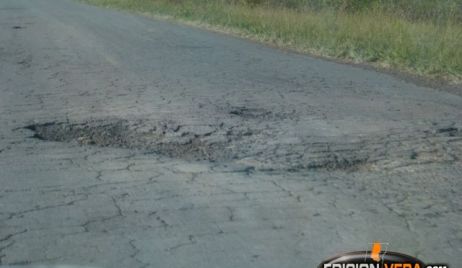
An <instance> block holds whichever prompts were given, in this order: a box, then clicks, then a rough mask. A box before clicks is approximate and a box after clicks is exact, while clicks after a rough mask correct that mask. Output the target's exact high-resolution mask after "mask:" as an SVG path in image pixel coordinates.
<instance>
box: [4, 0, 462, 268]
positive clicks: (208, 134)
mask: <svg viewBox="0 0 462 268" xmlns="http://www.w3.org/2000/svg"><path fill="white" fill-rule="evenodd" d="M0 40H1V42H0V62H1V65H0V113H1V116H0V124H1V128H0V265H15V264H26V265H27V264H32V265H36V264H45V265H57V264H71V265H79V266H92V267H111V268H112V267H268V268H269V267H316V266H317V265H318V264H319V263H320V262H321V261H322V260H323V259H325V258H327V257H329V256H331V255H334V254H337V253H339V252H344V251H351V250H363V249H367V248H368V247H369V246H370V243H372V242H373V241H376V240H378V241H381V242H388V243H390V246H389V249H390V250H393V251H401V252H403V253H407V254H410V255H414V256H417V257H419V258H421V259H422V260H423V261H428V262H446V263H449V264H451V265H453V267H457V265H460V264H461V263H462V228H461V227H462V225H461V222H462V197H461V196H462V195H461V194H460V192H461V190H462V180H461V176H462V162H461V157H462V97H461V95H460V94H453V93H454V92H453V93H450V92H446V91H441V90H435V89H432V88H427V87H423V86H417V85H415V84H412V83H410V82H406V81H403V80H402V79H400V78H397V77H394V76H391V75H388V74H383V73H379V72H375V71H372V70H365V69H361V68H359V67H353V66H348V65H342V64H338V63H334V62H328V61H324V60H320V59H315V58H312V57H309V56H302V55H299V54H295V53H290V52H285V51H281V50H276V49H273V48H268V47H265V46H262V45H259V44H255V43H252V42H248V41H245V40H241V39H238V38H233V37H230V36H225V35H222V34H217V33H211V32H207V31H203V30H199V29H194V28H190V27H187V26H182V25H176V24H174V23H170V22H166V21H157V20H151V19H147V18H143V17H139V16H135V15H131V14H128V13H124V12H118V11H112V10H106V9H101V8H96V7H92V6H87V5H83V4H80V3H77V2H73V1H68V0H42V1H32V0H14V1H13V0H4V1H1V2H0Z"/></svg>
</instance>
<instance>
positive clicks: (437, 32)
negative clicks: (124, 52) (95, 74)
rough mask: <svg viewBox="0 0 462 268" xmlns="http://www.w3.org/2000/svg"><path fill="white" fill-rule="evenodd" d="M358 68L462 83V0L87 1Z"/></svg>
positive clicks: (86, 0) (87, 0)
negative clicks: (377, 68) (365, 66)
mask: <svg viewBox="0 0 462 268" xmlns="http://www.w3.org/2000/svg"><path fill="white" fill-rule="evenodd" d="M82 1H84V2H87V3H91V4H95V5H99V6H106V7H113V8H120V9H126V10H131V11H135V12H141V13H143V14H146V15H167V16H169V17H172V18H175V19H181V20H183V21H189V22H194V23H201V24H202V25H203V26H208V27H212V28H215V29H218V30H223V31H229V32H233V33H235V34H238V35H241V36H245V37H249V38H251V39H254V40H258V41H263V42H267V43H271V44H275V45H277V46H280V47H285V48H291V49H295V50H297V51H301V52H308V53H312V54H315V55H321V56H327V57H331V58H338V59H344V60H347V61H352V62H358V63H359V62H369V63H373V64H374V65H376V66H381V67H386V68H392V69H397V70H401V71H405V72H409V73H413V74H417V75H423V76H426V77H432V78H444V79H446V80H449V81H452V82H458V83H460V82H461V81H462V0H82Z"/></svg>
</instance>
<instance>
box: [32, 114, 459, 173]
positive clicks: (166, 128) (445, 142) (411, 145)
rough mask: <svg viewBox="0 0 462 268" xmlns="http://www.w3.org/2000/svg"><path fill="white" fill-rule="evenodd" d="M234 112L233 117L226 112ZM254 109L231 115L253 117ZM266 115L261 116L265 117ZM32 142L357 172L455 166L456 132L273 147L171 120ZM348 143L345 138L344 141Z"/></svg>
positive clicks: (233, 129) (81, 129)
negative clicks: (363, 170)
mask: <svg viewBox="0 0 462 268" xmlns="http://www.w3.org/2000/svg"><path fill="white" fill-rule="evenodd" d="M232 113H234V112H232ZM256 114H258V115H259V114H261V111H257V110H245V109H244V110H239V109H237V110H236V115H239V116H250V117H253V116H255V115H256ZM265 116H266V115H265ZM25 128H26V129H29V130H32V131H33V132H34V136H33V137H34V138H37V139H40V140H46V141H57V142H74V143H79V144H81V145H95V146H101V147H117V148H127V149H139V150H143V151H146V152H152V153H157V154H162V155H166V156H169V157H173V158H180V159H185V160H194V161H204V160H206V161H211V162H221V161H222V162H227V161H235V162H239V163H244V164H245V165H248V166H251V167H252V168H254V169H257V170H286V171H300V170H310V169H327V170H353V171H354V170H358V169H363V168H370V167H377V166H378V167H380V168H386V167H391V168H394V167H402V166H409V165H414V164H421V163H433V162H445V163H452V162H454V161H459V159H458V157H457V156H458V155H462V131H461V129H459V128H456V127H452V126H451V127H443V128H435V129H431V130H428V129H427V130H413V131H408V132H400V131H398V132H395V133H393V132H390V133H386V134H385V135H376V136H369V137H361V138H352V139H346V138H345V137H339V139H338V140H337V141H332V140H330V141H322V140H319V139H317V140H315V139H313V138H312V137H301V138H300V139H298V141H297V142H291V143H287V142H279V140H280V139H281V137H280V136H278V134H277V133H276V131H271V129H266V130H265V129H257V128H256V127H254V128H251V127H249V126H243V125H239V126H226V125H225V124H223V123H221V124H217V125H185V124H179V123H176V122H174V121H168V120H167V121H160V122H155V123H153V122H146V121H142V120H138V121H128V120H120V119H114V120H91V121H86V122H82V123H69V122H49V123H44V124H33V125H29V126H26V127H25ZM350 138H351V137H350Z"/></svg>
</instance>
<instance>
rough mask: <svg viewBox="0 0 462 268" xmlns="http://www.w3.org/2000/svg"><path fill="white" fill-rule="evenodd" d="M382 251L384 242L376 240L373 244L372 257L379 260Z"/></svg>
mask: <svg viewBox="0 0 462 268" xmlns="http://www.w3.org/2000/svg"><path fill="white" fill-rule="evenodd" d="M381 251H382V244H380V243H379V242H374V244H372V250H371V259H373V260H374V261H376V262H379V261H380V252H381Z"/></svg>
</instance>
